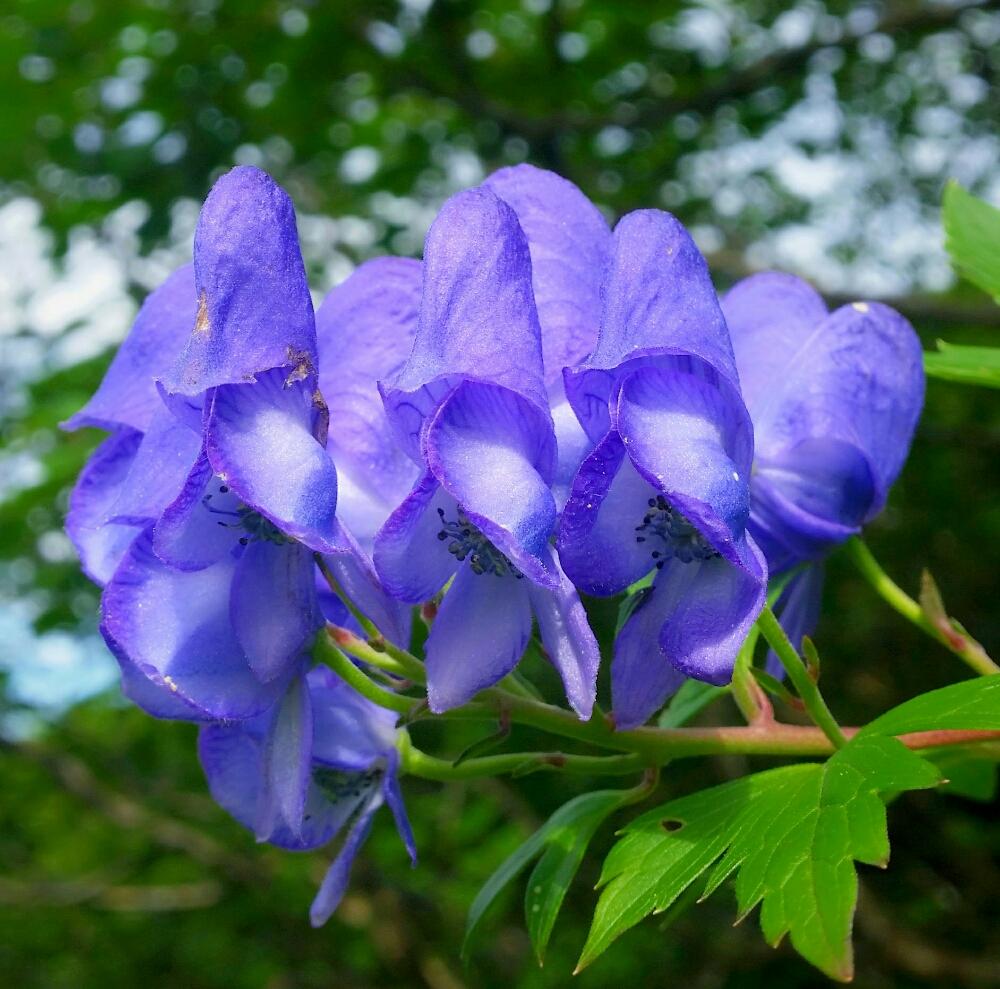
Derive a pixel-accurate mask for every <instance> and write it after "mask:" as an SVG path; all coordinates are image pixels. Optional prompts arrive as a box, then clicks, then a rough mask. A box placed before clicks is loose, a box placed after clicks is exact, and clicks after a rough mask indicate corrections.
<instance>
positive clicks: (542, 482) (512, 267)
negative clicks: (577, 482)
mask: <svg viewBox="0 0 1000 989" xmlns="http://www.w3.org/2000/svg"><path fill="white" fill-rule="evenodd" d="M383 396H384V399H385V407H386V411H387V413H388V415H389V418H390V420H391V421H392V423H393V426H394V428H395V431H396V437H397V441H398V443H399V445H400V446H401V447H402V449H403V450H404V451H405V452H406V453H407V454H408V455H409V456H410V458H411V459H412V460H413V461H414V462H415V463H417V464H418V465H419V466H420V468H421V469H422V473H421V476H420V477H419V478H418V480H417V482H416V484H415V485H414V487H413V490H412V491H411V493H410V494H409V495H408V496H407V497H406V499H405V500H404V501H403V503H402V504H401V505H400V506H399V507H398V508H397V509H396V511H395V512H393V514H392V515H391V516H390V517H389V519H388V521H387V522H386V523H385V525H384V526H383V527H382V529H381V530H380V532H379V533H378V535H377V536H376V539H375V565H376V568H377V570H378V572H379V575H380V577H381V578H382V581H383V584H384V585H385V587H386V589H387V591H388V592H389V593H391V594H393V595H395V596H396V597H398V598H400V599H401V600H403V601H410V602H420V601H426V600H429V599H430V598H432V597H433V596H434V595H435V594H436V593H437V592H438V591H439V590H440V589H441V588H442V587H443V586H444V585H445V584H446V583H447V582H449V581H452V584H451V586H450V588H449V590H448V592H447V593H446V595H445V597H444V601H443V603H442V605H441V608H440V610H439V612H438V614H437V617H436V619H435V621H434V624H433V627H432V629H431V632H430V635H429V637H428V640H427V645H426V658H427V678H428V698H429V702H430V706H431V709H432V710H434V711H444V710H448V709H449V708H452V707H455V706H457V705H460V704H462V703H464V702H465V701H467V700H468V699H469V698H470V697H471V696H473V694H475V693H476V692H477V691H478V690H481V689H483V688H484V687H488V686H490V685H491V684H494V683H496V682H497V681H498V680H500V679H501V678H502V677H504V676H505V675H506V674H507V673H509V672H510V671H511V670H512V669H513V668H514V667H515V666H516V664H517V662H518V660H519V659H520V657H521V655H522V653H523V652H524V650H525V648H526V646H527V644H528V640H529V638H530V636H531V630H532V618H533V616H534V617H535V618H537V620H538V624H539V629H540V632H541V637H542V642H543V644H544V645H545V646H546V648H547V650H548V653H549V656H550V658H551V660H552V662H553V663H554V665H555V666H556V668H557V669H558V670H559V672H560V674H561V676H562V678H563V682H564V685H565V688H566V693H567V697H568V698H569V701H570V703H571V705H572V706H573V707H574V709H575V710H576V711H577V712H578V713H579V714H580V715H581V717H589V715H590V711H591V708H592V705H593V700H594V690H595V680H596V674H597V663H598V651H597V645H596V641H595V640H594V637H593V633H592V632H591V631H590V628H589V626H588V625H587V621H586V615H585V613H584V611H583V607H582V605H581V604H580V601H579V599H578V597H577V595H576V591H575V590H574V588H573V587H572V585H571V584H570V582H569V580H568V579H567V578H566V576H565V574H564V573H563V571H562V569H561V567H560V566H559V563H558V561H557V559H556V557H555V554H554V552H553V550H552V547H551V546H550V538H551V536H552V533H553V530H554V526H555V521H556V503H555V499H554V497H553V493H552V489H551V485H552V483H553V480H554V479H555V475H556V464H557V444H556V436H555V431H554V428H553V423H552V416H551V413H550V409H549V392H548V389H547V387H546V378H545V369H544V363H543V356H542V342H541V331H540V328H539V323H538V316H537V311H536V305H535V298H534V295H533V291H532V266H531V259H530V255H529V248H528V243H527V241H526V239H525V235H524V233H523V231H522V229H521V226H520V224H519V223H518V216H517V214H516V213H515V211H514V210H513V209H511V207H510V206H509V205H508V204H507V203H506V202H504V201H503V200H502V199H500V198H498V197H497V195H495V194H494V193H493V192H492V191H490V190H489V189H487V188H482V189H476V190H472V191H469V192H465V193H460V194H459V195H457V196H454V197H452V199H450V200H449V201H448V202H447V203H446V204H445V205H444V207H443V208H442V210H441V213H440V214H439V216H438V218H437V219H436V220H435V222H434V224H433V225H432V227H431V229H430V232H429V233H428V235H427V241H426V244H425V249H424V262H423V290H422V295H421V303H420V312H419V320H418V326H417V333H416V339H415V342H414V346H413V351H412V353H411V354H410V357H409V359H408V361H407V363H406V364H405V366H404V367H403V369H402V371H401V372H400V374H399V375H398V376H396V377H395V378H394V379H393V380H392V381H390V382H387V383H386V384H384V385H383Z"/></svg>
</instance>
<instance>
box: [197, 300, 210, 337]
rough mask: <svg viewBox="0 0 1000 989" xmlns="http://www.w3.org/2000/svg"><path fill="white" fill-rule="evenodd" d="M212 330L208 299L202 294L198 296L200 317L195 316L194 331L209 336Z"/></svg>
mask: <svg viewBox="0 0 1000 989" xmlns="http://www.w3.org/2000/svg"><path fill="white" fill-rule="evenodd" d="M210 329H211V327H210V326H209V325H208V298H207V297H206V295H205V293H204V292H202V293H201V295H200V296H198V315H197V316H195V320H194V331H195V333H198V334H200V335H201V336H208V332H209V330H210Z"/></svg>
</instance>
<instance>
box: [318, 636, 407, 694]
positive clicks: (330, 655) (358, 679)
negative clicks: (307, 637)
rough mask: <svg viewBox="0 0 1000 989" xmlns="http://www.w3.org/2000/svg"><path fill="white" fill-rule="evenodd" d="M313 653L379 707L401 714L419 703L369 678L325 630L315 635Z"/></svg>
mask: <svg viewBox="0 0 1000 989" xmlns="http://www.w3.org/2000/svg"><path fill="white" fill-rule="evenodd" d="M314 654H315V655H316V658H317V659H319V660H320V661H322V662H324V663H326V664H327V665H328V666H329V667H330V669H332V670H333V671H334V673H336V674H337V675H338V676H339V677H340V678H341V679H342V680H344V681H346V682H347V683H348V684H350V685H351V686H352V687H353V688H354V689H355V690H356V691H357V692H358V693H359V694H361V696H362V697H366V698H367V699H368V700H370V701H371V702H372V703H373V704H377V705H378V706H379V707H384V708H388V709H389V710H390V711H398V712H400V713H401V714H409V713H410V711H412V710H413V708H414V707H415V706H416V705H417V704H419V703H420V701H418V700H414V699H413V698H412V697H403V696H401V695H400V694H394V693H393V692H392V691H391V690H384V689H383V688H382V687H380V686H379V685H378V684H377V683H374V682H373V681H371V680H369V679H368V677H366V676H365V675H364V673H362V672H361V670H359V669H358V668H357V667H356V666H355V665H354V664H353V663H352V662H351V661H350V660H349V659H348V658H347V657H346V656H345V655H344V654H343V653H342V652H341V651H340V650H339V649H338V648H337V647H336V646H335V645H334V644H333V641H332V640H331V639H330V636H329V635H327V633H326V631H325V630H324V631H321V632H320V633H319V635H318V636H316V646H315V650H314Z"/></svg>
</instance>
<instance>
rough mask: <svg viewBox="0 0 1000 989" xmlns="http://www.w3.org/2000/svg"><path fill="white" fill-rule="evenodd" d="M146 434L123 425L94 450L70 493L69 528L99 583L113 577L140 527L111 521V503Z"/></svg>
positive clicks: (86, 566) (88, 571) (85, 565)
mask: <svg viewBox="0 0 1000 989" xmlns="http://www.w3.org/2000/svg"><path fill="white" fill-rule="evenodd" d="M141 442H142V435H141V434H140V433H137V432H135V431H134V430H132V429H122V430H120V431H119V432H117V433H113V434H112V435H111V436H109V437H108V438H107V439H106V440H105V441H104V442H103V443H102V444H101V445H100V446H99V447H98V448H97V449H96V450H95V451H94V453H93V454H91V457H90V459H89V460H88V461H87V464H86V466H85V467H84V468H83V470H82V471H81V472H80V476H79V477H78V478H77V480H76V484H75V486H74V487H73V491H72V493H71V494H70V496H69V512H68V513H67V514H66V532H67V533H68V534H69V538H70V540H71V541H72V543H73V545H74V547H75V548H76V551H77V553H78V554H79V556H80V564H81V566H82V567H83V572H84V573H85V574H86V575H87V576H88V577H89V578H90V579H91V580H92V581H93V582H94V583H95V584H97V585H98V586H103V585H104V584H105V583H107V582H108V581H109V580H110V579H111V575H112V574H113V573H114V572H115V569H116V567H117V566H118V564H119V563H120V562H121V559H122V557H123V556H124V555H125V553H126V552H127V551H128V548H129V546H131V545H132V542H133V540H134V539H135V537H136V536H137V535H138V534H139V532H140V529H139V528H138V527H137V526H135V525H116V524H114V523H109V522H108V521H107V519H108V514H109V512H110V510H111V506H112V505H114V503H115V502H116V501H117V500H118V494H119V492H120V490H121V486H122V484H123V483H124V481H125V478H126V477H127V476H128V472H129V470H130V468H131V466H132V463H133V462H134V460H135V455H136V451H137V450H138V449H139V444H140V443H141Z"/></svg>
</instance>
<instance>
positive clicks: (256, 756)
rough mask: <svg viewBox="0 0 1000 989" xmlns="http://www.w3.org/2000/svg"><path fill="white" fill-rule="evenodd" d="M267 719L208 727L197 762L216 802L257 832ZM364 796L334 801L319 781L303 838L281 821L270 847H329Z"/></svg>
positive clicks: (307, 807) (201, 736)
mask: <svg viewBox="0 0 1000 989" xmlns="http://www.w3.org/2000/svg"><path fill="white" fill-rule="evenodd" d="M267 719H268V714H265V715H262V716H260V717H257V718H253V719H252V720H251V721H249V722H242V723H240V724H235V725H220V724H215V725H206V726H205V727H204V728H202V729H201V731H200V732H199V734H198V757H199V759H200V761H201V765H202V769H204V771H205V776H206V778H207V779H208V788H209V792H210V793H211V794H212V799H213V800H214V801H215V802H216V803H217V804H219V805H220V806H221V807H222V808H223V809H224V810H226V811H228V812H229V813H230V814H232V815H233V817H235V818H236V820H237V821H239V822H240V824H242V825H243V826H244V827H246V828H249V829H250V830H251V831H253V830H254V827H255V824H256V821H257V815H258V811H259V808H260V801H261V789H262V786H263V772H264V768H263V764H264V758H263V736H264V733H265V731H266V730H267V723H268V721H267ZM370 796H371V792H370V791H368V792H366V793H365V794H363V795H361V796H355V797H345V798H344V799H342V800H331V799H330V796H329V795H328V794H327V793H326V792H325V791H323V790H322V789H320V787H318V786H317V785H316V784H315V782H313V783H311V785H310V786H309V789H308V791H307V793H306V803H305V807H304V810H303V814H302V824H301V829H300V833H299V834H298V835H294V834H292V832H291V831H290V830H289V828H288V827H287V826H286V825H285V823H284V821H279V822H278V823H277V825H276V828H275V830H274V831H273V832H272V833H271V834H270V835H269V836H268V839H267V841H268V843H269V844H272V845H277V846H278V847H279V848H287V849H289V850H291V851H303V850H306V849H310V848H319V847H320V845H325V844H326V843H327V842H328V841H329V840H330V839H331V838H333V836H334V835H335V834H336V833H337V832H338V831H339V830H340V829H341V828H342V827H343V826H344V824H346V823H347V821H348V820H349V819H350V818H351V815H352V814H354V813H355V812H356V810H357V809H358V806H359V804H361V803H362V802H363V800H365V799H370Z"/></svg>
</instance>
